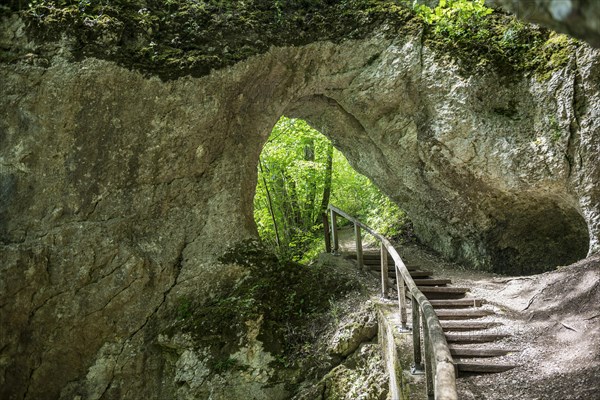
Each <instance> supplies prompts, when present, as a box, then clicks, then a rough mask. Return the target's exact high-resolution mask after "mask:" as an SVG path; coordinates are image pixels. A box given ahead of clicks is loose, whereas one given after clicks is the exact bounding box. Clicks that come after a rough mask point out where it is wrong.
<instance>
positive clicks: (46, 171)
mask: <svg viewBox="0 0 600 400" xmlns="http://www.w3.org/2000/svg"><path fill="white" fill-rule="evenodd" d="M13 26H14V29H13V28H11V29H12V31H11V32H9V33H10V35H11V38H15V37H17V30H18V29H19V27H18V26H17V25H13ZM9 31H10V29H9ZM20 35H22V32H21V33H20ZM19 40H27V38H26V37H23V36H20V39H19ZM60 49H61V47H60V46H58V47H57V51H56V54H53V56H52V58H51V62H50V64H49V65H36V64H35V62H28V61H27V60H22V61H19V62H15V63H12V64H3V65H0V76H2V80H1V82H0V94H1V96H0V110H2V118H1V119H0V260H2V262H1V263H0V277H1V279H0V311H1V313H0V326H2V327H3V329H1V330H0V388H1V389H0V397H2V398H9V399H12V398H15V399H21V398H28V399H41V398H65V399H66V398H74V397H76V396H81V398H85V399H92V398H94V399H97V398H105V399H109V398H110V399H112V398H115V399H116V398H131V399H135V398H140V399H142V398H186V396H188V394H189V393H188V392H186V391H185V390H186V388H187V387H188V386H189V385H190V383H189V381H185V379H184V380H183V381H181V379H182V378H181V374H179V375H177V374H176V372H175V369H176V365H177V361H173V360H170V359H169V357H167V356H166V355H165V354H166V353H165V349H164V348H161V346H160V343H158V340H157V337H158V335H159V333H160V332H161V330H162V329H163V328H164V326H165V325H167V324H168V321H169V319H170V318H172V312H173V309H174V307H176V303H177V301H178V299H180V298H181V297H182V296H185V295H193V296H195V297H196V298H198V299H208V298H211V296H215V294H216V293H218V291H219V288H220V286H222V285H227V283H228V282H231V281H233V280H235V279H236V277H239V276H240V272H239V271H238V270H237V269H236V267H235V266H231V265H224V264H220V263H218V262H216V261H215V259H216V257H217V256H218V255H219V254H221V253H222V252H223V250H224V249H225V248H226V247H227V246H228V245H229V244H232V243H235V242H239V241H241V240H243V239H246V238H249V237H254V236H255V235H256V230H255V227H254V223H253V221H252V198H253V194H254V187H255V183H256V165H257V160H258V156H259V153H260V151H261V148H262V145H263V144H264V142H265V140H266V139H267V137H268V134H269V132H270V130H271V128H272V127H273V125H274V124H275V122H276V121H277V119H278V118H279V117H280V116H281V115H282V114H286V115H289V116H295V117H302V118H305V119H307V120H308V121H309V122H310V123H311V124H313V125H314V126H315V127H316V128H318V129H319V130H320V131H322V132H323V133H324V134H326V135H327V136H329V137H330V138H331V139H332V141H333V142H334V144H335V145H336V147H338V148H339V149H340V150H341V151H342V152H344V154H345V155H346V156H347V158H348V159H349V161H350V162H351V164H352V165H353V166H354V167H355V168H356V169H357V170H358V171H359V172H362V173H364V174H365V175H367V176H369V177H370V178H372V179H373V181H374V182H375V183H376V184H377V185H378V186H379V187H381V188H382V189H383V191H384V192H386V193H387V194H388V195H389V196H391V197H392V198H393V199H394V200H395V201H397V202H398V203H399V204H401V205H402V207H403V208H405V209H406V210H407V211H408V213H409V215H410V217H411V218H412V220H413V221H414V224H415V228H416V231H417V234H418V235H419V237H420V238H421V239H422V240H423V241H424V242H425V243H427V244H428V245H430V246H432V247H433V248H435V249H437V250H439V251H440V252H442V253H444V254H445V255H446V256H448V257H450V258H454V259H460V260H465V261H467V262H468V263H470V264H471V265H473V266H475V267H477V268H482V269H494V268H496V269H498V270H500V271H502V272H508V273H515V272H525V273H530V272H534V271H535V270H539V269H540V268H541V269H543V268H546V267H548V265H539V266H537V267H538V268H533V269H531V268H530V267H529V263H530V262H531V261H532V260H536V259H538V258H539V257H540V256H542V255H544V257H546V256H547V255H548V253H552V251H554V250H553V249H555V248H556V247H560V245H564V244H565V238H562V237H561V232H567V236H568V238H569V240H568V241H569V243H571V245H572V246H573V248H574V250H573V254H575V256H573V254H570V255H569V256H568V257H566V258H560V257H562V255H561V254H555V256H556V257H554V255H553V256H552V257H550V258H551V259H552V260H561V261H560V262H563V261H562V260H564V262H565V263H567V262H569V261H570V258H569V257H571V258H573V257H583V256H585V254H586V252H587V251H588V248H589V251H590V252H598V250H600V242H599V239H600V205H599V202H600V189H599V188H598V184H597V183H598V181H599V179H600V169H599V168H600V163H599V162H598V156H599V154H600V137H599V134H598V124H599V123H600V122H599V121H600V118H598V117H599V115H598V113H599V108H598V105H599V104H600V102H599V100H600V99H598V96H599V89H598V88H599V87H600V86H599V85H598V80H599V78H600V70H599V64H598V53H597V52H596V51H593V50H591V49H589V48H586V47H585V46H582V47H581V48H580V49H579V50H578V53H577V54H576V55H575V56H574V57H573V58H572V60H571V62H570V64H569V66H568V67H567V68H565V69H562V70H559V71H557V72H556V73H555V74H554V75H553V76H552V78H551V79H550V80H549V81H546V82H537V81H536V80H535V79H534V78H527V77H513V78H508V77H501V76H498V75H495V74H494V73H492V72H489V73H485V74H482V75H480V76H465V75H464V74H462V73H461V71H460V70H459V68H458V67H457V66H456V65H455V64H454V63H453V61H452V60H450V59H448V58H446V57H443V56H440V55H439V54H436V52H434V51H432V50H430V49H428V48H426V47H424V46H423V45H422V42H421V40H420V38H419V37H418V36H417V37H401V38H397V39H393V40H392V39H384V38H382V37H381V36H379V35H377V33H376V32H375V33H374V34H373V36H372V37H371V38H369V39H364V40H360V41H346V42H343V43H341V44H332V43H328V42H320V43H315V44H311V45H307V46H302V47H288V48H272V49H271V50H270V51H269V52H268V53H266V54H264V55H261V56H257V57H253V58H251V59H249V60H248V61H246V62H243V63H240V64H237V65H235V66H234V67H231V68H228V69H224V70H221V71H215V72H213V73H212V74H210V75H208V76H205V77H202V78H180V79H178V80H174V81H168V82H164V81H161V80H159V79H158V78H155V77H147V76H143V75H141V74H140V73H138V72H132V71H129V70H127V69H124V68H122V67H119V66H116V65H115V64H113V63H111V62H108V61H100V60H96V59H93V58H88V59H83V60H81V61H75V60H73V59H72V58H70V56H69V54H68V53H65V52H61V51H62V50H60ZM549 216H550V217H552V218H553V219H550V220H548V217H549ZM515 221H518V223H517V222H515ZM542 221H544V222H546V224H545V225H544V226H543V227H540V228H539V230H540V232H539V234H540V237H539V238H537V239H536V238H529V240H530V243H528V244H527V245H526V246H523V238H524V237H527V232H525V231H524V230H523V227H525V228H527V227H529V226H538V225H540V224H539V223H540V222H542ZM526 243H527V242H526ZM549 243H550V244H551V245H548V244H549ZM552 254H553V253H552ZM507 260H508V261H507ZM190 379H191V378H190ZM186 385H187V386H186ZM186 393H188V394H186ZM215 398H227V397H226V394H222V396H221V397H218V396H217V395H215Z"/></svg>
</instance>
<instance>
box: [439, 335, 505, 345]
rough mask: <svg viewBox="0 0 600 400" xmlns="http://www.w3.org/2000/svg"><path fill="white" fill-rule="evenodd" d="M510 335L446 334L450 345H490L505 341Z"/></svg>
mask: <svg viewBox="0 0 600 400" xmlns="http://www.w3.org/2000/svg"><path fill="white" fill-rule="evenodd" d="M508 336H510V335H506V334H485V333H481V334H480V333H446V341H447V342H448V343H488V342H495V341H496V340H500V339H504V338H506V337H508Z"/></svg>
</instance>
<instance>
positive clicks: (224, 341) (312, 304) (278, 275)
mask: <svg viewBox="0 0 600 400" xmlns="http://www.w3.org/2000/svg"><path fill="white" fill-rule="evenodd" d="M220 261H221V262H223V263H235V264H238V265H241V266H243V267H245V268H247V275H246V276H245V277H244V278H242V279H241V280H240V281H239V282H238V283H237V284H236V285H235V286H234V287H233V288H232V289H231V290H230V291H229V293H226V294H225V295H224V296H221V297H219V298H216V299H213V300H211V301H210V302H209V303H206V304H198V303H196V302H194V299H189V298H183V299H180V302H179V304H178V306H177V309H176V310H174V312H173V313H172V314H173V315H174V316H175V321H174V323H173V325H172V326H171V327H170V328H169V329H168V331H167V332H165V334H166V335H167V336H174V335H176V334H184V335H188V336H190V337H191V338H192V339H193V341H194V343H195V344H196V346H198V347H210V348H212V351H211V353H212V354H211V357H212V358H213V361H214V362H211V363H209V366H210V365H213V366H215V368H213V369H214V370H215V371H216V370H220V369H222V367H223V366H226V365H229V364H228V360H229V357H230V355H231V354H233V353H234V352H236V351H237V350H238V349H239V348H240V346H243V345H244V342H245V339H244V338H245V337H246V336H248V332H249V331H250V330H252V329H251V328H252V326H255V325H256V327H255V328H256V329H255V330H256V332H258V334H257V336H256V339H258V340H259V341H260V342H261V343H262V344H263V346H264V349H265V350H267V351H268V352H270V353H271V354H273V355H275V356H277V360H279V362H280V363H283V364H286V363H287V362H286V361H285V360H286V359H288V358H290V359H293V358H294V357H295V354H297V353H298V352H301V347H302V346H303V345H304V344H305V340H304V339H303V338H304V337H305V336H306V332H304V330H303V329H304V328H305V327H306V326H307V325H308V324H309V323H310V322H311V321H314V319H315V318H317V319H318V318H319V315H320V314H323V313H326V312H327V311H328V310H329V308H330V305H331V302H332V301H335V300H337V299H340V298H341V297H343V296H344V295H345V294H346V293H348V292H350V291H352V290H357V289H360V287H361V286H360V283H359V282H358V281H356V280H352V279H348V276H347V275H345V274H340V273H336V271H332V270H328V267H327V266H326V265H325V264H322V263H321V264H316V265H314V266H306V265H302V264H297V263H290V262H283V261H280V260H278V259H277V257H275V256H274V255H273V254H272V253H270V252H269V251H268V250H267V249H265V248H264V247H263V246H262V245H261V244H260V243H259V242H257V241H253V240H249V241H244V242H242V243H240V244H238V245H236V246H235V247H232V248H231V249H230V250H229V251H227V252H226V253H225V254H224V255H223V256H222V257H221V260H220ZM236 367H239V366H237V365H236Z"/></svg>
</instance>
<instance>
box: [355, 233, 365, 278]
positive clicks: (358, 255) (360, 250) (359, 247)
mask: <svg viewBox="0 0 600 400" xmlns="http://www.w3.org/2000/svg"><path fill="white" fill-rule="evenodd" d="M354 237H355V241H356V262H357V263H358V268H359V269H361V270H362V269H363V268H364V266H365V265H364V262H363V248H362V236H361V232H360V226H359V225H358V224H357V223H356V222H355V223H354Z"/></svg>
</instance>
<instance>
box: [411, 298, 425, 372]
mask: <svg viewBox="0 0 600 400" xmlns="http://www.w3.org/2000/svg"><path fill="white" fill-rule="evenodd" d="M411 312H412V335H413V361H414V364H413V367H412V371H411V372H412V373H413V374H422V373H423V359H422V357H421V312H420V310H419V303H418V302H417V300H416V299H415V298H414V297H413V298H412V311H411Z"/></svg>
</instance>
